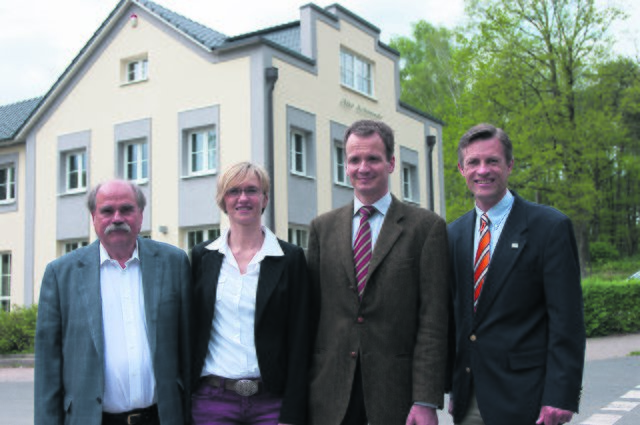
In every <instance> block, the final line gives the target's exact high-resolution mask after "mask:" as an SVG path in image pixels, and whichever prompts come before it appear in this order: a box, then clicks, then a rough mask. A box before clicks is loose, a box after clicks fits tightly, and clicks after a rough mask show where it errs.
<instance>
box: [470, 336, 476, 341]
mask: <svg viewBox="0 0 640 425" xmlns="http://www.w3.org/2000/svg"><path fill="white" fill-rule="evenodd" d="M469 339H470V340H471V341H472V342H475V340H476V339H477V338H476V336H475V335H471V336H470V337H469Z"/></svg>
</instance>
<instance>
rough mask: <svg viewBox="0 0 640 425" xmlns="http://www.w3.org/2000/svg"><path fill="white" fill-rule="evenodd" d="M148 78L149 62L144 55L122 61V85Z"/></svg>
mask: <svg viewBox="0 0 640 425" xmlns="http://www.w3.org/2000/svg"><path fill="white" fill-rule="evenodd" d="M148 76H149V60H148V59H147V57H146V55H144V56H142V57H141V56H137V57H135V58H129V59H125V60H123V61H122V82H123V83H124V84H130V83H137V82H140V81H146V80H147V78H148Z"/></svg>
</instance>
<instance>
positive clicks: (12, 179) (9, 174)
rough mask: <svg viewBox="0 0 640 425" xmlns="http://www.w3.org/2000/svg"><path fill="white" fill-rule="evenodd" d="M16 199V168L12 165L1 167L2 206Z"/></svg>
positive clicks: (0, 191)
mask: <svg viewBox="0 0 640 425" xmlns="http://www.w3.org/2000/svg"><path fill="white" fill-rule="evenodd" d="M15 199H16V168H15V167H14V166H13V165H12V164H5V165H0V204H1V203H8V202H13V201H15Z"/></svg>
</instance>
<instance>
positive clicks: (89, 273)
mask: <svg viewBox="0 0 640 425" xmlns="http://www.w3.org/2000/svg"><path fill="white" fill-rule="evenodd" d="M145 203H146V201H145V198H144V194H143V193H142V191H141V190H140V189H139V188H138V187H137V186H136V185H134V184H132V183H130V182H125V181H120V180H112V181H108V182H106V183H103V184H100V185H98V186H96V188H94V189H93V190H92V191H91V192H90V194H89V197H88V202H87V204H88V206H89V210H90V212H91V216H92V219H93V224H94V228H95V231H96V233H97V235H98V239H99V240H98V241H96V242H94V243H92V244H91V245H89V246H87V247H85V248H81V249H78V250H76V251H73V252H71V253H69V254H67V255H65V256H63V257H61V258H58V259H57V260H55V261H53V262H51V263H50V264H49V265H48V266H47V268H46V271H45V273H44V277H43V279H42V286H41V289H40V302H39V305H38V320H37V327H36V356H35V398H34V400H35V425H45V424H56V425H59V424H62V423H64V424H78V425H80V424H81V425H100V424H102V425H110V424H133V423H135V424H140V425H145V424H146V425H150V424H153V425H157V424H160V423H162V424H163V425H164V424H172V425H173V424H178V425H180V424H183V423H185V422H188V418H189V417H190V413H191V412H190V409H189V405H188V400H189V399H188V397H186V394H187V393H188V385H189V382H188V381H189V361H190V360H189V335H188V331H189V302H190V288H189V286H190V267H189V261H188V258H187V255H186V254H185V252H184V251H182V250H180V249H178V248H176V247H173V246H171V245H167V244H163V243H159V242H154V241H152V240H150V239H144V238H139V237H138V233H139V232H140V227H141V225H142V212H143V210H144V206H145Z"/></svg>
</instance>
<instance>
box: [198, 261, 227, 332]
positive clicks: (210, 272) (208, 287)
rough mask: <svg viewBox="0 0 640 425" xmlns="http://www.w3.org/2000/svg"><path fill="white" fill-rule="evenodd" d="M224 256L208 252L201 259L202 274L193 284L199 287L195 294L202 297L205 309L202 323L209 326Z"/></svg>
mask: <svg viewBox="0 0 640 425" xmlns="http://www.w3.org/2000/svg"><path fill="white" fill-rule="evenodd" d="M223 259H224V255H223V254H221V253H220V251H216V250H213V251H209V250H207V252H206V253H205V254H204V256H203V257H202V268H201V269H202V273H201V274H200V277H199V278H198V282H194V283H195V284H196V285H198V286H199V287H200V289H199V290H197V292H196V294H197V295H198V296H202V297H204V299H203V300H202V303H200V302H199V303H198V304H200V305H203V306H204V308H205V311H204V318H203V321H202V323H206V324H208V325H207V326H210V324H211V321H212V320H213V311H214V304H215V303H214V300H215V299H216V291H217V289H218V278H219V277H220V269H221V268H222V260H223Z"/></svg>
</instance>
